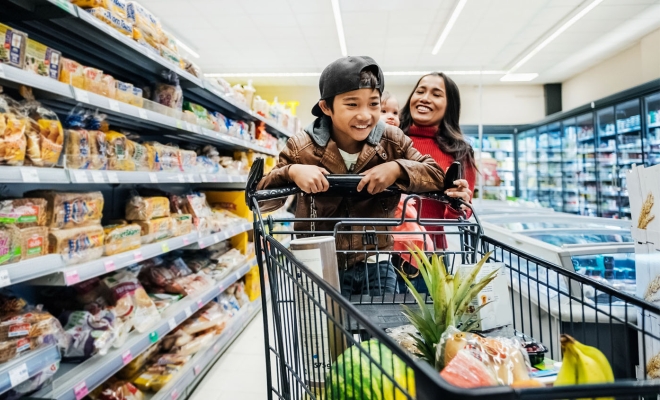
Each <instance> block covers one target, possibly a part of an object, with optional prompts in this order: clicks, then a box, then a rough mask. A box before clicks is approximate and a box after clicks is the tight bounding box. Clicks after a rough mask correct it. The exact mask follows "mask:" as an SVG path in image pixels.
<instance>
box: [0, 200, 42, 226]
mask: <svg viewBox="0 0 660 400" xmlns="http://www.w3.org/2000/svg"><path fill="white" fill-rule="evenodd" d="M47 206H48V202H47V201H46V199H39V198H28V197H26V198H22V199H13V200H2V201H0V223H11V224H16V226H17V227H19V228H27V227H31V226H45V225H46V224H47V223H48V220H47V214H46V212H47Z"/></svg>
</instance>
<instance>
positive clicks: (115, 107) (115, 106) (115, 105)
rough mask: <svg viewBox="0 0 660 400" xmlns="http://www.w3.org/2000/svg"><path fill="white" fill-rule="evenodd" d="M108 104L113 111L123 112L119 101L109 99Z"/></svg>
mask: <svg viewBox="0 0 660 400" xmlns="http://www.w3.org/2000/svg"><path fill="white" fill-rule="evenodd" d="M108 104H109V105H110V109H111V110H112V111H114V112H121V108H119V102H118V101H117V100H112V99H108Z"/></svg>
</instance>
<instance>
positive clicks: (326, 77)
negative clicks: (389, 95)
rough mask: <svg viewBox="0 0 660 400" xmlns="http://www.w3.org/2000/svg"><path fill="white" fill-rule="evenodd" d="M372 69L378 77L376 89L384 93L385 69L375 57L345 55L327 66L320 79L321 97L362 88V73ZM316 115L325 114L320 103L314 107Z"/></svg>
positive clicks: (326, 97) (324, 97)
mask: <svg viewBox="0 0 660 400" xmlns="http://www.w3.org/2000/svg"><path fill="white" fill-rule="evenodd" d="M365 69H366V70H370V71H372V72H373V74H374V75H376V78H378V86H376V89H378V91H380V93H381V94H382V93H383V90H384V88H385V79H384V78H383V70H382V69H380V67H379V66H378V64H376V61H374V59H373V58H371V57H367V56H357V57H343V58H340V59H338V60H337V61H334V62H333V63H332V64H330V65H328V66H327V67H325V69H324V70H323V72H322V73H321V78H320V79H319V91H320V92H321V99H328V98H330V97H333V96H336V95H338V94H342V93H346V92H350V91H353V90H358V89H362V88H361V87H360V73H361V72H362V71H364V70H365ZM312 114H314V116H315V117H321V116H323V111H322V110H321V106H319V103H316V105H315V106H314V107H313V108H312Z"/></svg>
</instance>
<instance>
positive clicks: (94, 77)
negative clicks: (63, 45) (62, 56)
mask: <svg viewBox="0 0 660 400" xmlns="http://www.w3.org/2000/svg"><path fill="white" fill-rule="evenodd" d="M83 78H84V81H83V89H85V90H87V91H89V92H92V93H96V94H101V93H102V90H101V86H102V84H101V81H102V79H103V71H101V70H100V69H96V68H92V67H84V68H83Z"/></svg>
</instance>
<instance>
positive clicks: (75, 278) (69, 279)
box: [64, 271, 80, 285]
mask: <svg viewBox="0 0 660 400" xmlns="http://www.w3.org/2000/svg"><path fill="white" fill-rule="evenodd" d="M64 282H66V284H67V285H75V284H76V283H78V282H80V276H79V275H78V271H67V272H65V273H64Z"/></svg>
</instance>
